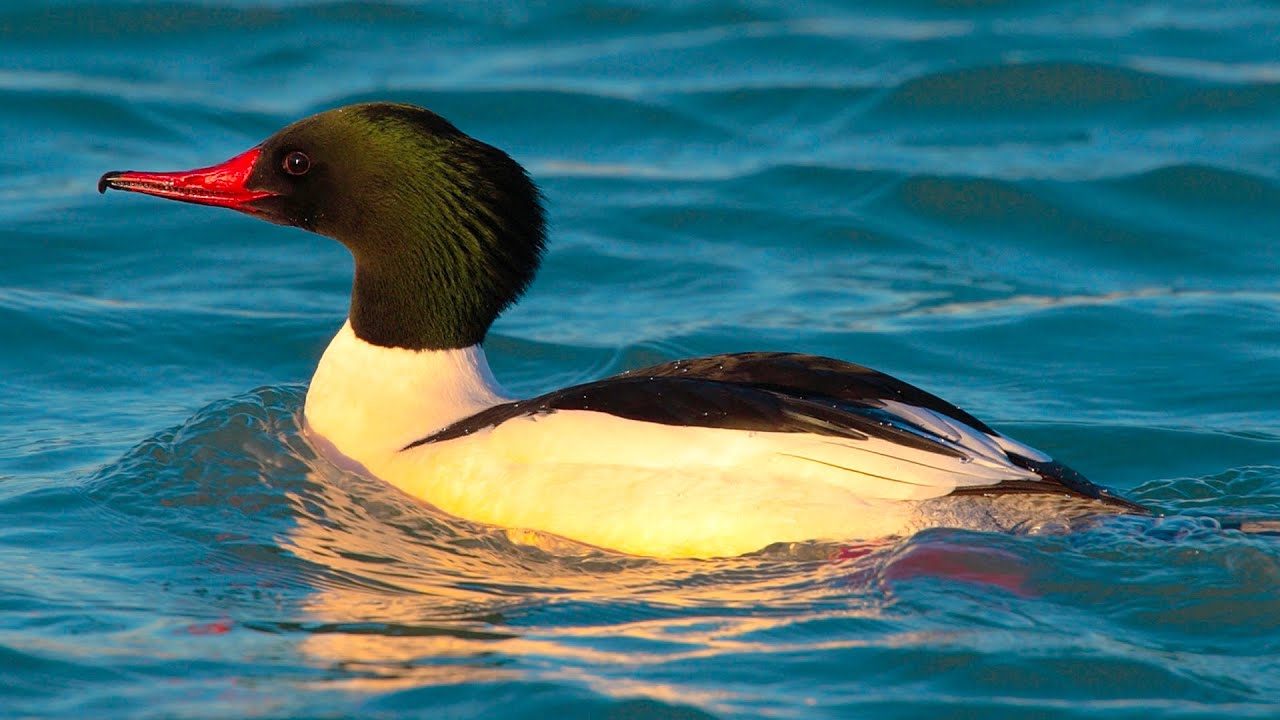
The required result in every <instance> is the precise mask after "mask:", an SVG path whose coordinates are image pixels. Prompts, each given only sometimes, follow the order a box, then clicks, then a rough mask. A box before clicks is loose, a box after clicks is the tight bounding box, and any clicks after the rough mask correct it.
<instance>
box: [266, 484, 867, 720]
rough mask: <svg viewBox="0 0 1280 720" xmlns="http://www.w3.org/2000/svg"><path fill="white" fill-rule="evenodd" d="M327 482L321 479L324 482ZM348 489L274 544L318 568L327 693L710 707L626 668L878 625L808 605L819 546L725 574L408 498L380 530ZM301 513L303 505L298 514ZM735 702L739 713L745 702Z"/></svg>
mask: <svg viewBox="0 0 1280 720" xmlns="http://www.w3.org/2000/svg"><path fill="white" fill-rule="evenodd" d="M325 474H326V475H328V473H325ZM349 477H350V476H346V478H335V477H332V476H327V477H315V478H313V480H315V482H316V485H314V486H313V487H321V488H324V491H325V492H326V493H332V497H328V498H326V499H325V508H326V511H327V510H332V509H341V508H345V515H341V516H338V517H317V516H316V515H315V514H313V513H311V512H299V513H298V514H297V523H296V526H295V527H293V528H292V529H291V530H290V532H289V533H288V534H287V535H286V536H284V537H282V538H280V540H281V544H282V546H283V547H285V548H286V549H288V550H289V551H291V552H292V553H293V554H294V555H295V556H297V557H298V558H300V559H302V560H305V561H307V562H309V563H310V564H311V565H312V566H313V567H314V568H315V570H314V572H313V573H312V576H311V577H309V578H308V581H309V584H310V585H311V587H312V588H313V589H312V592H311V593H310V594H309V595H308V596H307V598H306V599H305V601H304V603H303V607H302V611H303V613H304V614H305V615H306V616H308V618H309V620H310V621H311V622H312V623H314V626H313V628H323V629H322V630H319V629H313V630H312V631H309V632H307V633H306V634H305V635H302V636H301V639H300V648H299V649H300V650H301V653H302V654H303V655H304V656H305V657H308V658H310V659H311V660H312V661H313V662H314V663H315V664H316V665H317V666H319V667H323V668H326V669H329V670H331V671H335V672H333V673H332V675H331V676H330V678H329V679H326V680H324V681H323V684H324V685H326V686H330V687H336V688H340V689H344V690H350V691H355V692H368V693H380V692H388V691H394V690H400V689H406V688H411V687H419V686H427V685H446V684H471V683H486V682H489V683H491V682H499V681H513V680H529V679H538V680H557V679H558V680H570V681H573V682H576V683H579V684H582V685H584V686H586V687H589V688H590V689H592V690H593V691H595V692H598V693H601V694H603V695H607V696H611V697H619V698H622V697H636V696H642V697H648V698H652V699H655V700H660V701H663V702H672V703H680V704H684V703H689V702H695V703H697V704H698V705H699V706H701V707H704V708H710V707H714V706H715V705H717V704H718V703H720V702H723V701H725V700H726V699H728V697H727V696H726V695H725V693H724V692H723V691H714V692H712V691H708V692H706V693H702V694H704V695H705V697H693V695H698V694H699V693H700V691H698V690H697V689H696V688H694V687H691V686H690V685H688V684H681V685H679V686H676V685H669V684H666V683H663V682H657V681H653V682H651V681H646V680H643V679H639V678H638V677H637V676H636V674H635V673H634V672H630V670H634V669H635V668H637V667H643V666H655V665H661V664H663V663H671V662H677V661H683V660H693V659H703V658H708V657H714V656H732V655H738V654H742V655H760V654H768V653H778V652H784V653H785V652H796V651H803V650H808V651H819V650H823V649H831V648H836V647H842V646H847V645H848V644H849V643H848V641H840V642H830V641H827V640H824V639H823V638H821V637H815V636H813V635H812V634H805V633H803V632H802V633H800V634H799V639H795V638H793V639H792V640H790V641H787V640H786V639H785V638H786V636H787V634H788V633H787V631H788V628H789V627H790V626H794V625H800V624H803V623H806V622H809V621H812V620H816V619H821V618H826V617H832V616H833V613H834V614H838V615H841V616H846V617H859V616H861V617H866V618H869V619H871V618H876V617H878V616H879V614H880V612H881V610H882V607H881V606H880V605H879V604H877V603H867V602H861V603H857V602H854V603H842V604H840V605H839V606H838V609H836V610H833V609H826V610H813V609H812V608H809V607H807V605H808V603H811V602H812V601H813V600H814V599H815V595H816V596H821V595H822V594H823V593H824V592H828V591H827V590H825V589H824V587H825V585H824V584H830V585H831V588H832V589H831V590H830V591H829V592H830V593H831V594H840V593H842V592H844V591H845V590H846V587H845V584H844V583H843V582H839V580H840V578H842V577H844V576H847V575H848V574H849V571H850V566H849V561H848V558H860V557H861V556H862V555H865V554H866V553H869V552H875V551H876V550H878V549H879V548H878V546H870V547H868V548H866V549H864V550H863V551H861V552H857V553H854V554H852V555H846V556H842V557H843V558H844V559H845V562H843V563H842V562H833V557H835V553H836V550H837V548H834V547H831V546H825V545H819V544H813V545H796V546H790V547H785V548H774V549H771V550H770V551H768V552H765V553H761V554H758V555H754V556H748V557H742V558H732V559H723V560H706V561H698V560H684V561H657V560H650V559H645V558H634V557H627V556H621V555H616V554H612V553H608V552H604V551H600V550H597V549H594V548H590V547H587V546H583V545H579V544H577V543H573V542H571V541H568V540H564V539H561V538H557V537H554V536H548V535H545V534H543V533H536V532H531V531H522V530H502V529H498V528H490V527H485V526H470V525H468V524H467V523H465V522H462V521H458V520H456V519H453V518H445V517H443V516H439V515H437V514H434V511H433V510H432V509H430V508H427V507H423V506H421V505H419V504H416V503H412V501H408V500H406V502H407V503H409V504H407V505H406V506H405V507H403V508H390V509H387V508H383V509H382V510H383V512H384V516H383V517H374V516H373V515H371V514H369V513H366V512H364V511H362V510H359V508H358V505H359V501H358V500H357V499H356V498H355V497H352V496H351V495H350V494H348V492H347V490H346V489H344V487H343V483H344V482H345V481H346V479H347V478H349ZM297 501H298V503H299V507H301V506H302V501H301V499H298V500H297ZM736 700H737V701H738V702H741V701H743V700H744V698H743V697H741V696H740V695H739V696H737V697H736Z"/></svg>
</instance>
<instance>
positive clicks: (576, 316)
mask: <svg viewBox="0 0 1280 720" xmlns="http://www.w3.org/2000/svg"><path fill="white" fill-rule="evenodd" d="M1277 38H1280V8H1277V7H1276V6H1275V5H1274V4H1272V3H1267V2H1262V1H1261V0H1255V1H1252V2H1234V3H1225V2H1223V3H1200V2H1194V3H1193V2H1161V3H1154V2H1151V3H1132V2H1107V1H1105V0H1084V1H1082V2H1066V1H1064V0H1044V1H1042V2H1035V3H1012V2H1009V3H1006V2H985V3H950V2H929V1H926V0H912V1H911V2H873V3H862V4H859V6H858V8H857V9H850V8H849V7H845V6H844V5H843V4H839V3H788V4H781V3H780V4H778V5H777V6H774V5H771V4H766V3H758V2H745V1H742V2H732V1H728V0H714V1H712V2H705V3H698V4H686V3H677V2H671V3H635V4H632V3H625V2H595V3H578V2H568V1H565V0H560V1H557V2H549V3H541V4H537V5H536V6H535V7H525V5H524V4H522V3H504V2H478V3H465V4H463V3H436V4H407V3H404V4H402V3H381V2H361V3H313V2H305V1H296V2H254V1H244V2H202V3H193V4H182V3H161V2H127V1H124V0H118V1H116V2H101V3H98V2H47V3H19V2H7V3H3V4H0V147H3V148H4V152H3V153H2V154H0V251H2V252H3V258H4V262H3V263H0V327H3V328H4V330H5V333H4V335H5V340H4V342H3V344H2V346H3V351H0V517H2V518H3V519H4V521H3V522H2V523H0V716H5V717H45V716H65V717H99V718H109V717H122V718H123V717H129V718H137V717H190V718H223V717H257V716H269V717H351V716H360V717H371V718H377V717H404V716H421V717H432V718H440V717H460V718H461V717H483V716H490V717H549V716H560V717H678V718H703V717H722V718H736V717H743V718H745V717H788V718H810V717H819V718H820V717H830V718H837V717H886V718H891V717H902V718H915V717H923V716H935V715H936V716H946V717H957V718H959V717H981V718H984V720H994V719H995V718H1021V717H1028V718H1029V717H1035V718H1059V717H1060V718H1143V719H1146V718H1155V717H1168V718H1189V717H1206V718H1216V717H1223V716H1233V717H1273V716H1274V715H1275V713H1276V710H1277V705H1280V659H1278V658H1280V594H1278V593H1277V588H1278V586H1280V546H1278V545H1277V543H1276V541H1275V540H1274V539H1271V538H1265V537H1249V536H1244V535H1241V534H1239V533H1236V532H1231V531H1222V530H1221V529H1220V528H1219V527H1218V526H1217V524H1216V523H1215V521H1214V520H1212V519H1211V518H1213V517H1221V516H1225V515H1231V516H1243V517H1276V516H1278V515H1280V410H1277V402H1276V401H1277V392H1276V388H1277V380H1278V379H1280V352H1278V351H1277V348H1278V347H1280V323H1278V322H1277V320H1280V279H1278V278H1280V252H1277V249H1276V239H1277V237H1280V216H1278V215H1277V212H1276V208H1277V207H1280V174H1278V172H1277V167H1280V144H1277V140H1276V138H1277V134H1276V132H1275V130H1276V127H1277V121H1278V120H1280V64H1277V61H1276V57H1277V51H1278V50H1280V44H1278V43H1277ZM372 99H390V100H399V101H406V102H413V103H418V104H422V105H425V106H427V107H430V108H432V109H434V110H436V111H438V112H440V113H442V114H443V115H445V116H446V117H448V118H449V119H451V120H452V121H453V122H455V123H456V124H457V125H458V126H460V127H461V128H462V129H464V130H465V131H467V132H468V133H470V134H472V135H475V136H477V137H479V138H481V139H483V140H486V141H488V142H490V143H493V144H496V145H498V146H500V147H503V148H505V149H507V150H508V151H509V152H510V153H511V154H512V155H513V156H514V157H516V158H517V159H518V160H519V161H520V162H522V163H524V164H525V165H526V166H527V167H528V168H529V169H530V171H531V172H532V173H533V175H534V176H535V177H536V178H537V180H538V181H539V182H540V184H541V186H542V187H543V189H544V191H545V193H546V196H547V199H548V207H549V210H550V213H551V216H552V218H553V225H552V246H551V251H550V254H549V257H548V259H547V262H546V266H545V268H544V271H543V273H542V274H541V275H540V277H539V279H538V281H537V282H536V283H535V285H534V287H533V288H532V290H531V291H530V293H529V295H528V296H527V298H526V299H525V300H524V301H523V302H522V303H521V304H520V305H519V306H518V307H517V308H515V309H514V310H513V311H511V312H509V313H508V314H507V315H506V316H505V317H504V318H503V319H502V320H501V321H500V322H499V324H498V325H497V327H496V328H495V330H494V332H493V334H492V335H491V337H490V340H489V343H488V347H489V353H490V357H491V360H492V363H493V365H494V368H495V371H496V372H497V373H498V375H499V376H500V378H501V379H502V380H503V382H504V383H505V384H506V385H507V387H508V388H509V389H511V390H512V391H515V392H519V393H534V392H539V391H543V390H548V389H551V388H553V387H557V386H560V385H563V384H565V383H569V382H574V381H582V380H587V379H592V378H596V377H600V376H602V375H604V374H607V373H611V372H617V371H621V370H624V369H627V368H633V367H638V366H641V365H643V364H646V363H651V362H656V361H662V360H667V359H674V358H677V357H682V356H686V355H693V354H709V353H716V352H729V351H738V350H753V349H760V350H797V351H803V352H811V353H820V354H825V355H832V356H836V357H841V358H845V359H848V360H852V361H855V362H859V363H863V364H867V365H871V366H873V367H877V368H879V369H882V370H885V371H888V372H891V373H893V374H895V375H898V376H900V377H902V378H904V379H907V380H909V381H912V382H915V383H917V384H920V385H922V386H923V387H925V388H927V389H929V390H932V391H935V392H937V393H940V394H942V395H943V396H945V397H947V398H948V399H950V400H952V401H954V402H956V403H958V404H960V405H962V406H964V407H966V408H967V409H969V410H971V411H973V412H975V413H976V414H977V415H979V416H980V417H982V418H984V419H986V420H987V421H989V422H990V423H991V424H993V425H995V426H996V427H998V428H999V429H1001V430H1003V431H1006V432H1008V433H1010V434H1012V435H1014V436H1015V437H1018V438H1020V439H1022V440H1024V441H1027V442H1029V443H1032V444H1034V445H1036V446H1038V447H1041V448H1043V449H1045V450H1046V451H1048V452H1050V453H1052V454H1054V455H1055V456H1058V457H1061V458H1063V459H1064V460H1066V461H1068V462H1069V463H1070V464H1071V465H1073V466H1075V467H1076V468H1077V469H1079V470H1080V471H1082V472H1083V473H1085V474H1086V475H1088V476H1089V477H1091V478H1093V479H1094V480H1096V481H1098V482H1101V483H1103V484H1106V485H1108V486H1111V487H1113V488H1116V489H1118V490H1120V491H1122V492H1124V493H1126V494H1128V495H1129V496H1131V497H1133V498H1135V499H1139V500H1141V501H1143V502H1146V503H1148V504H1150V505H1152V506H1153V507H1155V508H1157V509H1159V510H1161V511H1163V512H1165V513H1167V514H1169V515H1171V516H1176V517H1175V518H1174V519H1169V520H1165V521H1161V522H1156V521H1150V520H1137V519H1133V520H1124V519H1122V520H1116V521H1112V522H1107V523H1102V524H1100V525H1097V526H1095V527H1092V528H1089V529H1086V530H1084V531H1082V532H1078V533H1074V534H1070V535H1055V534H1047V535H1037V536H1005V535H991V534H981V533H972V532H962V531H951V530H933V531H928V532H924V533H921V534H919V535H917V536H915V537H912V538H905V539H895V540H891V541H888V542H883V543H875V544H857V543H855V544H845V545H831V544H819V543H814V544H806V545H800V546H780V547H772V548H768V549H766V550H764V551H762V552H761V553H758V554H755V555H751V556H748V557H743V558H735V559H724V560H712V561H678V562H676V561H673V562H665V561H654V560H647V559H641V558H628V557H622V556H617V555H612V554H608V553H601V552H595V551H591V550H589V549H585V548H581V547H578V546H574V545H572V544H570V543H556V542H551V541H548V540H546V539H545V538H538V537H535V536H532V535H530V534H527V533H521V532H516V531H507V530H503V529H499V528H492V527H487V526H481V525H475V524H472V523H468V522H465V521H461V520H458V519H456V518H451V517H447V516H442V515H440V514H439V513H437V512H434V511H433V510H431V509H430V508H428V507H425V506H424V505H422V504H420V503H417V502H415V501H413V500H411V499H409V498H407V497H405V496H404V495H402V494H400V493H399V492H397V491H395V490H393V489H391V488H389V487H387V486H385V485H383V484H381V483H378V482H375V481H371V480H368V479H364V478H361V477H359V476H356V475H351V474H346V473H343V472H341V471H339V470H337V469H335V468H333V467H331V466H329V465H328V464H326V463H325V462H324V461H323V460H320V459H318V458H317V457H316V453H315V451H314V449H312V448H311V447H310V446H309V445H308V443H307V442H306V441H305V439H304V438H303V437H302V436H301V435H300V432H299V417H300V408H301V403H302V398H303V395H304V392H305V382H306V381H307V379H308V378H309V376H310V372H311V369H312V367H313V366H314V363H315V361H316V359H317V358H318V357H319V353H320V352H321V350H322V349H323V347H324V344H325V343H326V341H327V339H328V337H329V336H331V335H332V333H333V332H334V331H335V330H336V329H337V327H338V326H339V325H340V324H341V322H342V318H343V315H344V313H345V306H346V302H347V292H348V289H349V284H350V259H349V257H348V256H347V255H346V252H345V250H343V249H342V248H341V247H340V246H338V245H337V244H336V243H332V242H331V241H328V240H325V239H323V238H318V237H315V236H311V235H308V234H306V233H303V232H300V231H297V230H291V229H286V228H278V227H273V226H270V225H267V224H264V223H261V222H258V221H255V220H252V219H250V218H247V217H242V216H238V215H235V214H234V213H225V212H219V211H216V210H213V209H209V208H198V207H191V206H184V205H180V204H174V203H162V202H159V201H155V200H153V199H148V198H142V197H133V196H125V195H120V196H112V197H109V198H105V199H104V198H101V197H99V196H98V195H97V194H96V193H95V192H94V189H95V187H94V186H95V182H96V179H97V177H98V175H99V174H100V173H102V172H103V171H105V170H110V169H124V168H137V169H177V168H185V167H196V166H201V165H206V164H209V163H211V162H215V161H218V160H222V159H224V158H226V157H230V156H231V155H232V154H234V153H237V152H239V151H241V150H243V149H245V148H247V147H249V146H251V145H253V144H255V143H257V142H258V141H259V140H261V139H262V138H264V137H266V136H267V135H269V134H270V133H271V132H273V131H274V130H276V129H277V128H278V127H280V126H282V125H284V124H286V123H288V122H291V121H292V120H295V119H297V118H299V117H302V116H305V115H307V114H310V113H313V112H316V111H318V110H321V109H325V108H329V107H333V106H336V105H341V104H346V103H350V102H356V101H363V100H372ZM744 481H745V480H744Z"/></svg>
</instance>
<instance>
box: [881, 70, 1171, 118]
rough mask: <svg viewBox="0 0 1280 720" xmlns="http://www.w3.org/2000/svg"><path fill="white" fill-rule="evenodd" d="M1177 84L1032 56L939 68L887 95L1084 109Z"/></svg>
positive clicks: (892, 103) (923, 101) (1134, 99)
mask: <svg viewBox="0 0 1280 720" xmlns="http://www.w3.org/2000/svg"><path fill="white" fill-rule="evenodd" d="M1178 87H1179V85H1178V83H1177V82H1176V81H1174V80H1171V79H1168V78H1163V77H1160V76H1157V75H1152V74H1149V73H1142V72H1136V71H1133V70H1127V69H1124V68H1118V67H1114V66H1109V65H1096V64H1088V63H1069V62H1030V63H1021V64H1010V65H998V66H988V67H975V68H967V69H963V70H954V71H947V72H937V73H932V74H929V75H925V76H921V77H918V78H915V79H912V80H909V81H907V82H905V83H903V84H901V85H900V86H898V87H897V88H895V89H894V90H893V91H892V93H890V95H889V96H888V97H887V98H886V99H885V101H884V106H885V107H886V108H888V109H891V110H893V111H895V112H928V113H932V112H937V111H944V110H945V111H953V112H980V113H994V112H998V113H1015V114H1016V113H1032V112H1034V113H1048V112H1053V113H1080V112H1089V111H1094V110H1097V109H1100V108H1114V109H1126V108H1128V107H1130V106H1132V105H1134V104H1135V103H1141V102H1148V101H1151V100H1153V99H1154V98H1157V97H1160V96H1163V95H1167V94H1169V93H1171V92H1173V91H1174V90H1176V89H1177V88H1178Z"/></svg>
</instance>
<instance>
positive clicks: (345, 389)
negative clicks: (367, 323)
mask: <svg viewBox="0 0 1280 720" xmlns="http://www.w3.org/2000/svg"><path fill="white" fill-rule="evenodd" d="M506 400H507V398H506V397H504V395H503V393H502V389H501V388H500V387H499V386H498V383H497V381H496V380H495V379H494V377H493V373H492V372H491V371H490V370H489V362H488V360H487V359H486V358H485V354H484V350H483V349H481V347H480V346H479V345H472V346H469V347H465V348H457V349H450V350H409V349H405V348H395V347H383V346H380V345H375V344H372V343H370V342H367V341H365V340H363V339H361V338H360V337H357V336H356V334H355V332H354V331H353V330H352V328H351V323H350V322H347V323H345V324H344V325H343V326H342V329H341V330H340V331H339V332H338V334H337V335H335V336H334V338H333V340H332V342H330V343H329V347H328V349H326V350H325V353H324V356H323V357H322V358H321V359H320V364H319V366H317V368H316V372H315V375H314V376H312V378H311V387H310V388H309V389H308V391H307V403H306V420H307V427H308V430H309V431H310V432H311V433H313V434H317V435H319V436H321V437H323V438H324V439H325V440H327V441H328V442H329V443H331V444H332V445H333V446H334V448H335V449H337V450H338V451H339V452H341V453H342V454H343V455H345V456H346V457H347V458H349V459H351V460H354V461H356V462H358V463H365V464H367V463H369V462H371V461H374V460H376V459H377V458H378V457H380V456H382V455H385V454H386V453H395V452H398V451H399V450H400V449H401V448H403V447H404V446H405V445H408V444H409V443H411V442H413V441H414V440H416V439H418V438H421V437H424V436H426V435H429V434H431V433H433V432H435V431H436V430H439V429H441V428H443V427H445V426H447V425H449V424H450V423H453V422H455V421H457V420H461V419H462V418H464V417H468V416H470V415H473V414H475V413H477V412H479V411H480V410H483V409H485V408H487V407H490V406H493V405H497V404H498V403H501V402H505V401H506Z"/></svg>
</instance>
